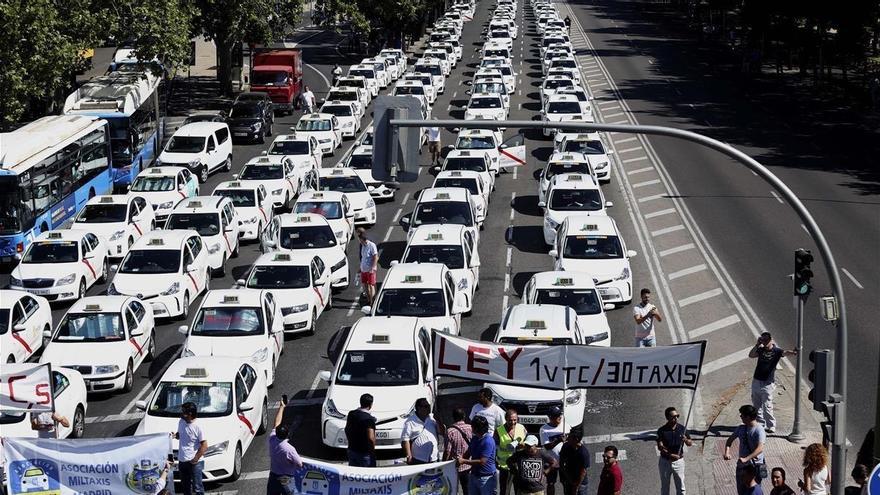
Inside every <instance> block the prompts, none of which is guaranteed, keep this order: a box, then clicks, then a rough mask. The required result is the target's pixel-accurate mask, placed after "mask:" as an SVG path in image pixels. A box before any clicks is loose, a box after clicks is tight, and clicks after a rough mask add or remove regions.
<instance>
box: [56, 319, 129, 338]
mask: <svg viewBox="0 0 880 495" xmlns="http://www.w3.org/2000/svg"><path fill="white" fill-rule="evenodd" d="M123 339H125V330H124V329H123V328H122V318H120V316H119V313H71V314H68V315H67V316H65V317H64V319H63V320H61V323H60V324H59V325H58V331H57V332H56V333H55V336H54V337H53V338H52V341H53V342H112V341H119V340H123Z"/></svg>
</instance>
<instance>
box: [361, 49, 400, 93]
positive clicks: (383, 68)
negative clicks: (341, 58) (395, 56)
mask: <svg viewBox="0 0 880 495" xmlns="http://www.w3.org/2000/svg"><path fill="white" fill-rule="evenodd" d="M358 65H368V66H370V67H372V68H373V69H374V70H375V71H376V79H378V80H379V87H381V88H382V89H385V88H387V87H388V85H389V84H391V80H392V74H391V72H390V71H389V70H388V65H387V64H386V63H385V59H384V58H379V57H377V58H365V59H363V60H361V63H360V64H358Z"/></svg>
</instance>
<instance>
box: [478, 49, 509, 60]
mask: <svg viewBox="0 0 880 495" xmlns="http://www.w3.org/2000/svg"><path fill="white" fill-rule="evenodd" d="M483 56H484V57H504V58H510V52H508V51H507V50H505V49H499V50H486V51H485V52H483Z"/></svg>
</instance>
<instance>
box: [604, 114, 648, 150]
mask: <svg viewBox="0 0 880 495" xmlns="http://www.w3.org/2000/svg"><path fill="white" fill-rule="evenodd" d="M621 115H626V114H624V113H623V112H615V113H612V114H610V115H605V118H606V119H612V118H614V117H620V116H621ZM636 149H641V148H636ZM621 153H623V151H621Z"/></svg>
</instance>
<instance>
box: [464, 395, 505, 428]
mask: <svg viewBox="0 0 880 495" xmlns="http://www.w3.org/2000/svg"><path fill="white" fill-rule="evenodd" d="M493 398H494V395H493V394H492V390H491V389H488V388H484V389H482V390H480V391H479V392H478V395H477V403H476V404H474V407H472V408H471V414H470V416H469V418H470V419H471V420H473V419H474V416H482V417H484V418H486V422H487V423H489V428H490V429H489V431H491V432H494V431H495V428H498V425H503V424H504V409H501V407H500V406H499V405H498V404H496V403H494V402H492V399H493Z"/></svg>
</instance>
